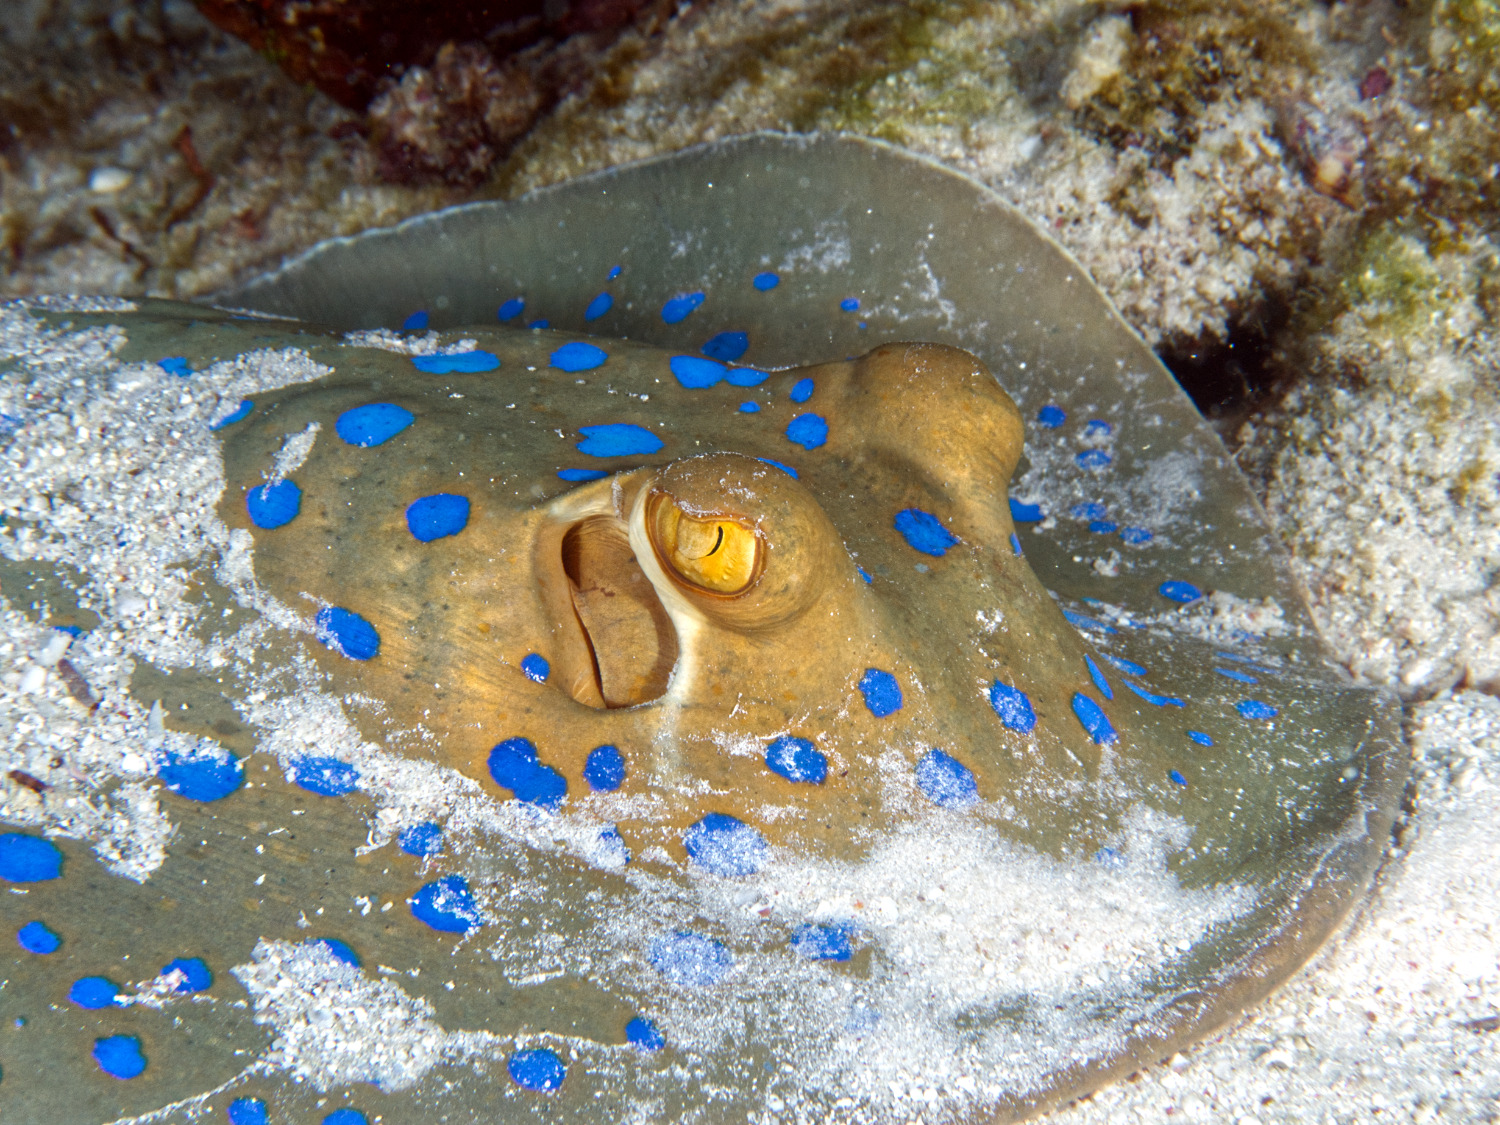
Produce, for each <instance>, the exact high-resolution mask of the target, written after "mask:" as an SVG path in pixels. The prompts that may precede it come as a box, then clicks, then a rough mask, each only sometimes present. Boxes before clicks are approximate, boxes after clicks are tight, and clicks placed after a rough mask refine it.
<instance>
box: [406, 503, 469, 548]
mask: <svg viewBox="0 0 1500 1125" xmlns="http://www.w3.org/2000/svg"><path fill="white" fill-rule="evenodd" d="M468 525H469V498H468V497H467V496H457V495H455V494H453V493H451V492H439V493H437V494H435V495H433V496H423V497H422V498H421V499H419V500H413V501H412V502H411V503H410V504H409V505H407V508H406V528H407V530H408V531H410V532H411V533H412V536H413V538H415V539H417V540H418V541H419V542H422V543H431V542H432V541H433V540H434V539H446V538H447V537H448V536H450V535H457V534H458V533H459V532H460V531H462V530H463V529H464V528H465V527H467V526H468Z"/></svg>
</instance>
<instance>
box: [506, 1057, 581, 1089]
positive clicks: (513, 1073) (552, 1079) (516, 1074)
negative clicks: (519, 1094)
mask: <svg viewBox="0 0 1500 1125" xmlns="http://www.w3.org/2000/svg"><path fill="white" fill-rule="evenodd" d="M505 1070H506V1072H507V1073H508V1074H509V1075H510V1080H511V1081H512V1082H514V1083H515V1084H516V1085H517V1086H519V1087H521V1089H523V1090H556V1089H557V1088H558V1087H559V1086H561V1085H562V1084H563V1078H565V1077H566V1076H567V1073H568V1068H567V1067H565V1066H563V1061H562V1059H560V1058H558V1057H557V1055H556V1054H554V1053H553V1052H552V1051H549V1050H547V1049H546V1048H545V1047H537V1048H535V1049H533V1050H530V1051H517V1052H516V1053H515V1054H513V1055H511V1057H510V1058H508V1059H506V1060H505Z"/></svg>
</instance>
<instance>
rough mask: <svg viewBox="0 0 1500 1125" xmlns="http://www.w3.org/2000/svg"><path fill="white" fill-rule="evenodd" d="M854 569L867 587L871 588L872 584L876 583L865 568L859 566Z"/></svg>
mask: <svg viewBox="0 0 1500 1125" xmlns="http://www.w3.org/2000/svg"><path fill="white" fill-rule="evenodd" d="M854 569H855V570H857V571H859V576H860V577H861V578H863V579H864V580H865V585H866V586H869V585H870V584H872V583H873V582H874V581H875V579H873V578H871V577H870V572H869V571H868V570H866V569H865V568H864V567H862V566H857V567H855V568H854Z"/></svg>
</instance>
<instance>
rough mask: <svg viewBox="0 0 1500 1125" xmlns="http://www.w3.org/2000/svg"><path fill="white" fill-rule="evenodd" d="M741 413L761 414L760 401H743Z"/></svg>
mask: <svg viewBox="0 0 1500 1125" xmlns="http://www.w3.org/2000/svg"><path fill="white" fill-rule="evenodd" d="M740 413H741V414H759V413H760V403H758V402H742V403H740Z"/></svg>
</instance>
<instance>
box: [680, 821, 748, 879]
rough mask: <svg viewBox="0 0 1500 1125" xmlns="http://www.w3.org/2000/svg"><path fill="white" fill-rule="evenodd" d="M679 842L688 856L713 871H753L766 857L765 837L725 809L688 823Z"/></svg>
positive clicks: (736, 872)
mask: <svg viewBox="0 0 1500 1125" xmlns="http://www.w3.org/2000/svg"><path fill="white" fill-rule="evenodd" d="M682 843H683V846H684V847H685V848H686V849H687V854H688V858H689V859H692V860H695V861H696V862H697V863H698V864H699V865H700V866H702V867H703V869H704V870H705V871H709V872H711V873H713V874H714V875H754V874H755V873H756V872H757V871H759V870H760V868H761V865H762V864H763V863H765V861H766V838H765V837H764V836H762V835H761V834H760V833H759V832H757V831H756V830H755V829H754V828H751V827H750V826H749V825H748V824H746V823H745V822H744V821H743V820H740V819H739V818H738V817H733V816H730V815H728V814H727V813H709V814H708V815H707V816H705V817H704V818H703V819H702V820H699V821H696V822H695V823H693V824H691V825H689V826H688V829H687V831H686V832H684V833H683V834H682Z"/></svg>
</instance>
